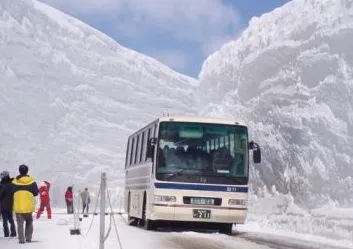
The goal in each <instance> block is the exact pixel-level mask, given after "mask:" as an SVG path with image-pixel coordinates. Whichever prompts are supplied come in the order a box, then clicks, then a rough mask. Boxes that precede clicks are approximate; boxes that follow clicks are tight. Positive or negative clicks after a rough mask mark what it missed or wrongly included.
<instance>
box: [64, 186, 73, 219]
mask: <svg viewBox="0 0 353 249" xmlns="http://www.w3.org/2000/svg"><path fill="white" fill-rule="evenodd" d="M65 202H66V208H67V213H68V214H72V213H74V196H73V193H72V187H71V186H70V187H68V188H67V190H66V192H65Z"/></svg>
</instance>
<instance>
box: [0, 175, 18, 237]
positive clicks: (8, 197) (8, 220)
mask: <svg viewBox="0 0 353 249" xmlns="http://www.w3.org/2000/svg"><path fill="white" fill-rule="evenodd" d="M0 178H1V187H0V206H1V217H2V222H3V228H4V237H9V236H11V237H16V236H17V235H16V226H15V221H14V219H13V214H12V205H13V188H12V185H11V181H12V180H13V178H10V175H9V172H7V171H3V172H2V173H1V174H0ZM8 224H10V230H9V226H8Z"/></svg>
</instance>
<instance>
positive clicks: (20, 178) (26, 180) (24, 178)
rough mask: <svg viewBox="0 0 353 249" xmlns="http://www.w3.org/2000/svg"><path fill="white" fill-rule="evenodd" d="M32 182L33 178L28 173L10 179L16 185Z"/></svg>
mask: <svg viewBox="0 0 353 249" xmlns="http://www.w3.org/2000/svg"><path fill="white" fill-rule="evenodd" d="M33 182H34V180H33V178H32V177H30V176H29V175H19V176H17V177H16V178H15V179H14V180H13V181H12V183H13V184H16V185H30V184H32V183H33Z"/></svg>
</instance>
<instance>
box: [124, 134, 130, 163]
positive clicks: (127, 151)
mask: <svg viewBox="0 0 353 249" xmlns="http://www.w3.org/2000/svg"><path fill="white" fill-rule="evenodd" d="M129 152H130V139H128V140H127V146H126V154H125V169H126V168H127V167H128V166H129V162H130V160H129V159H130V158H129V155H130V153H129Z"/></svg>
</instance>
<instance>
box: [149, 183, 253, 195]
mask: <svg viewBox="0 0 353 249" xmlns="http://www.w3.org/2000/svg"><path fill="white" fill-rule="evenodd" d="M154 186H155V187H156V188H164V189H187V190H200V191H219V192H240V193H247V192H248V187H234V186H224V185H203V184H187V183H186V184H185V183H184V184H181V183H170V182H169V183H164V182H156V183H154Z"/></svg>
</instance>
